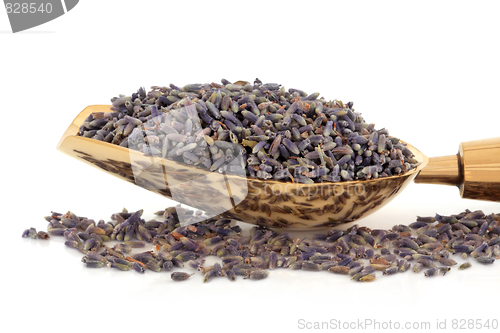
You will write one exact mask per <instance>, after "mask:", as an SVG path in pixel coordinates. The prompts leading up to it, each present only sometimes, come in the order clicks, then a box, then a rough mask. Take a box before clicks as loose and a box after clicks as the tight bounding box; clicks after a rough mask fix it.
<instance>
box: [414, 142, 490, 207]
mask: <svg viewBox="0 0 500 333" xmlns="http://www.w3.org/2000/svg"><path fill="white" fill-rule="evenodd" d="M415 183H424V184H440V185H455V186H457V187H458V188H459V189H460V195H461V196H462V198H466V199H478V200H489V201H500V137H499V138H491V139H484V140H477V141H469V142H462V143H461V144H460V146H459V151H458V154H456V155H450V156H442V157H431V158H429V163H428V164H427V166H426V167H425V168H424V169H422V170H421V171H420V172H419V174H418V175H417V177H415Z"/></svg>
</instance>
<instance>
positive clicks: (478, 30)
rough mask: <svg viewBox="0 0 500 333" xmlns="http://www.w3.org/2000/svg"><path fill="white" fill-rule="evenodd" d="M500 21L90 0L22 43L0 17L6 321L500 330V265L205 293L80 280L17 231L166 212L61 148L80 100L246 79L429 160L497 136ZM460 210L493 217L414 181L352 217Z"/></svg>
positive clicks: (431, 7) (363, 4)
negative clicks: (70, 216)
mask: <svg viewBox="0 0 500 333" xmlns="http://www.w3.org/2000/svg"><path fill="white" fill-rule="evenodd" d="M499 10H500V5H499V4H498V2H497V1H411V2H410V1H351V2H347V1H345V2H344V1H342V2H340V1H301V2H295V1H287V2H285V1H279V2H278V1H248V2H247V1H245V2H236V1H203V2H202V1H177V2H172V1H168V2H167V1H149V0H143V1H123V0H121V1H117V0H114V1H112V0H107V1H96V0H84V1H80V3H79V4H78V5H77V6H76V7H75V8H74V9H73V10H72V11H70V12H68V13H67V14H66V15H64V16H62V17H60V18H58V19H56V20H54V21H51V22H48V23H46V24H44V25H41V26H38V27H35V28H33V29H30V30H28V31H25V32H21V33H17V34H12V33H11V32H10V26H9V23H8V18H7V15H6V13H5V11H3V10H0V48H1V52H0V60H1V61H0V66H1V67H0V68H1V73H0V100H1V102H0V105H1V118H0V119H1V126H2V130H1V131H0V136H1V142H2V150H3V153H2V163H1V168H2V169H1V170H2V172H1V174H2V187H1V188H2V194H3V196H2V199H1V202H2V233H3V237H2V241H1V242H0V248H1V252H0V253H1V254H2V255H3V260H2V264H1V276H2V281H3V282H2V284H1V295H2V296H1V300H2V302H1V303H2V304H3V305H4V309H3V310H2V311H1V312H0V322H2V327H16V328H20V329H22V330H23V331H28V330H31V329H33V330H34V329H41V328H43V329H45V328H48V329H50V330H51V331H53V332H69V331H72V332H89V330H92V331H95V330H98V331H100V332H101V331H102V332H106V331H112V330H119V331H121V332H139V331H151V332H152V331H155V332H167V331H171V330H172V331H174V332H187V331H189V332H194V331H201V330H203V331H206V330H210V329H216V330H217V331H241V332H257V331H258V332H261V331H262V332H292V331H304V330H303V329H302V330H301V329H300V328H301V327H302V325H300V323H301V322H300V320H303V321H302V323H304V326H305V323H306V322H307V323H312V322H324V321H326V322H330V321H332V322H333V321H334V320H341V321H348V322H349V321H354V320H358V319H360V320H363V321H364V320H365V319H372V320H378V321H379V322H380V323H385V324H384V325H388V322H389V321H392V322H395V321H399V322H401V323H404V322H406V321H408V322H411V323H413V322H417V323H419V322H421V321H423V322H430V323H431V325H432V327H436V322H437V320H440V321H441V322H442V321H444V320H446V328H447V329H446V330H442V331H451V327H452V320H453V319H474V320H476V319H479V320H482V322H483V323H484V322H485V321H486V320H487V319H489V320H490V322H491V320H493V319H496V320H497V321H500V315H499V313H498V299H499V296H500V292H499V289H498V286H499V282H500V264H499V263H495V264H494V265H491V266H480V265H478V264H474V263H473V267H472V268H471V269H469V270H467V271H458V270H456V269H454V270H452V271H451V272H450V273H449V274H448V275H446V276H445V277H441V276H439V277H435V278H425V277H424V276H423V275H422V274H414V273H413V272H407V273H405V274H398V275H395V276H390V277H387V276H384V277H382V276H379V279H377V281H375V282H373V283H367V284H362V283H355V282H352V281H350V280H349V279H348V278H346V277H343V276H337V275H333V274H330V273H328V272H320V273H315V272H303V271H290V270H280V269H277V270H274V271H272V272H271V274H270V275H269V278H268V279H266V280H264V281H259V282H256V281H250V280H243V279H241V278H240V279H238V281H236V282H234V283H231V282H229V281H228V280H227V279H225V278H219V279H214V280H213V281H211V282H210V283H205V284H204V283H202V277H201V276H200V275H199V273H197V275H195V276H193V277H192V278H191V279H190V280H189V281H186V282H183V283H174V282H173V281H172V280H171V279H170V276H169V274H167V273H154V272H151V271H149V272H146V274H143V275H140V274H137V273H135V272H119V271H115V270H110V269H101V270H91V269H87V268H85V267H83V264H82V263H81V262H80V258H81V254H80V253H79V252H77V251H74V250H71V249H68V248H66V247H65V246H64V245H63V240H62V239H61V238H59V237H53V238H51V239H50V241H42V240H39V241H36V240H35V241H34V240H28V239H22V238H21V233H22V231H23V230H24V229H26V228H28V227H36V228H37V229H38V230H46V224H47V223H46V221H45V220H44V219H43V216H45V215H48V214H50V211H52V210H53V211H57V212H63V213H64V212H66V211H68V210H71V211H73V212H75V213H76V214H77V215H80V216H88V217H91V218H94V219H101V218H102V219H105V220H109V216H110V215H111V214H112V213H114V212H117V211H120V210H121V209H122V208H123V207H126V208H128V209H129V210H131V211H132V210H137V209H140V208H143V209H144V210H145V212H146V213H145V216H144V217H146V218H151V217H153V215H152V213H153V212H155V211H156V210H159V209H163V208H165V207H167V206H169V205H171V204H172V202H168V201H167V200H165V199H164V198H162V197H160V196H158V195H156V194H153V193H150V192H148V191H146V190H143V189H141V188H138V187H136V186H133V185H131V184H129V183H126V182H123V181H121V180H119V179H117V178H114V177H111V176H109V175H107V174H105V173H103V172H102V171H100V170H97V169H94V168H91V167H90V166H87V165H86V164H83V163H81V162H79V161H77V160H73V159H71V158H69V157H67V156H65V155H63V154H62V153H60V152H58V151H56V145H57V143H58V141H59V139H60V137H61V136H62V134H63V133H64V131H65V129H66V128H67V126H68V125H69V124H70V123H71V121H72V120H73V119H74V117H75V116H76V115H77V114H78V113H79V112H80V111H81V110H82V109H84V108H85V107H86V106H87V105H91V104H106V103H109V100H110V98H111V97H114V96H117V95H118V94H121V93H123V94H131V93H132V92H134V91H136V90H137V88H139V87H140V86H144V87H146V88H149V87H150V86H152V85H168V84H169V83H175V84H178V85H184V84H187V83H194V82H212V81H215V82H220V79H222V78H225V79H228V80H230V81H237V80H248V81H253V80H254V79H255V78H256V77H258V78H259V79H261V80H262V81H264V82H278V83H281V84H283V85H285V87H286V88H290V87H294V88H300V89H303V90H305V91H307V92H310V93H311V92H315V91H318V92H321V93H322V95H323V96H325V97H326V98H327V99H341V100H343V101H344V102H348V101H353V102H354V107H355V109H356V111H359V112H361V113H362V114H363V116H364V118H365V119H366V120H367V121H369V122H374V123H376V125H377V127H379V128H382V127H386V128H388V129H389V131H390V133H391V134H392V135H394V136H397V137H400V138H402V139H404V140H405V141H407V142H409V143H411V144H413V145H414V146H416V147H417V148H419V149H420V150H421V151H422V152H424V153H425V154H426V155H428V156H442V155H452V154H455V153H456V152H457V151H458V145H459V143H460V142H463V141H470V140H477V139H483V138H490V137H498V136H499V125H500V115H499V112H500V99H499V89H500V64H499V59H500V44H499V39H500V38H499V35H500V21H499V20H498V13H499ZM466 208H469V209H471V210H475V209H482V210H483V211H484V212H485V213H492V212H496V213H498V212H500V205H499V204H498V203H492V202H481V201H473V200H465V199H461V198H460V196H459V191H458V189H457V188H453V187H445V186H436V185H420V184H419V185H417V184H411V185H410V186H408V188H407V189H406V190H405V191H404V192H403V193H401V194H400V195H399V197H398V198H396V199H395V200H393V201H392V202H391V203H390V204H388V205H387V206H386V207H384V209H382V210H381V211H378V212H377V213H375V214H373V215H371V216H369V217H367V218H365V219H363V220H361V221H359V222H358V224H359V225H366V226H369V227H371V228H388V227H391V226H392V225H394V224H400V223H402V224H409V223H411V222H413V221H414V220H415V216H416V215H433V214H435V213H440V214H443V215H444V214H453V213H459V212H461V211H463V210H465V209H466ZM457 261H459V262H460V263H461V260H460V259H457ZM11 324H12V325H15V326H11ZM352 327H354V326H352ZM368 328H370V327H368ZM330 330H333V328H332V329H330ZM348 331H355V329H350V330H348ZM366 331H368V330H366ZM369 331H373V330H369ZM481 331H482V330H481ZM486 331H487V330H486Z"/></svg>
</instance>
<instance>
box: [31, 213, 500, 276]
mask: <svg viewBox="0 0 500 333" xmlns="http://www.w3.org/2000/svg"><path fill="white" fill-rule="evenodd" d="M142 213H143V211H142V210H138V211H136V212H127V210H125V209H124V210H123V211H122V212H119V213H115V214H113V215H112V216H111V220H112V221H109V222H105V221H104V220H100V221H98V222H97V223H96V222H95V221H94V220H92V219H89V218H85V217H79V216H76V215H75V214H74V213H72V212H70V211H69V212H67V213H65V214H61V213H55V212H52V213H51V215H50V216H46V217H45V219H46V220H47V221H49V225H48V230H47V231H48V232H49V233H50V234H51V235H53V236H64V237H65V238H66V242H65V244H66V246H68V247H70V248H74V249H76V250H78V251H80V252H82V253H83V254H84V257H83V258H82V262H83V263H84V265H85V266H87V267H92V268H100V267H106V266H107V267H111V268H115V269H119V270H123V271H127V270H135V271H137V272H139V273H144V272H145V271H146V270H148V271H154V272H162V271H172V270H177V268H183V269H188V270H191V271H194V272H200V273H198V274H202V275H203V281H204V282H208V281H210V280H211V279H213V278H216V277H222V276H225V277H227V278H228V279H229V280H230V281H235V280H236V279H237V276H242V277H243V278H248V279H252V280H260V279H264V278H266V277H267V276H268V274H269V270H274V269H278V268H288V269H295V270H297V269H302V270H307V271H328V272H331V273H335V274H344V275H347V276H349V277H350V278H351V280H354V281H359V282H369V281H373V280H375V279H376V277H377V275H380V273H377V271H381V275H392V274H399V273H402V272H406V271H409V270H413V272H416V273H418V272H421V271H423V272H424V275H425V276H428V277H430V276H436V275H439V274H442V275H444V274H446V273H447V272H449V271H450V270H451V267H453V266H455V265H457V262H456V261H455V260H454V259H453V258H452V257H453V256H460V257H463V258H464V259H469V257H471V258H472V259H470V260H468V261H467V262H465V263H464V264H462V265H461V266H460V267H458V269H459V270H461V269H465V268H468V267H470V266H471V263H470V262H471V261H473V262H474V261H475V262H477V263H481V264H492V263H493V262H494V261H495V259H498V258H499V257H500V227H499V221H500V214H490V215H485V214H484V213H483V212H482V211H473V212H471V211H469V210H466V211H465V212H462V213H460V214H457V215H450V216H441V215H439V214H437V215H436V216H435V217H417V221H416V222H413V223H411V224H409V225H408V226H406V225H401V224H400V225H395V226H393V227H392V228H391V229H390V230H382V229H369V228H367V227H359V226H357V225H353V226H352V227H350V228H348V229H347V230H339V229H336V228H332V229H330V230H329V231H327V232H324V233H321V234H315V235H312V236H308V237H305V238H294V237H293V236H292V235H291V234H290V233H286V232H285V233H280V232H277V231H274V230H270V229H266V228H263V227H260V226H254V227H252V228H250V229H249V230H248V232H247V233H245V232H243V230H242V228H241V227H240V226H239V225H237V224H235V223H234V222H236V221H234V220H229V219H221V218H210V219H208V220H205V221H203V222H199V223H195V224H191V225H187V226H180V224H179V220H178V214H187V215H190V214H195V213H194V211H192V210H187V209H185V208H182V207H180V206H177V207H170V208H167V209H165V210H162V211H159V212H157V213H156V215H158V219H153V220H149V221H145V220H144V219H142V218H141V216H142ZM32 229H34V228H30V229H27V230H26V231H25V232H24V233H23V237H33V238H36V237H35V236H33V235H36V231H35V230H32ZM30 235H31V236H30ZM44 238H46V237H44ZM106 243H108V244H110V243H113V244H114V245H107V244H106ZM146 244H150V245H152V249H151V250H148V251H143V250H144V249H142V250H137V249H136V248H144V247H145V246H146ZM134 249H136V251H139V252H134V251H133V250H134ZM208 256H216V257H218V258H220V263H219V262H216V263H215V264H213V265H205V260H206V257H208ZM194 274H196V273H193V272H189V273H188V272H184V271H175V272H173V273H171V278H172V279H173V280H175V281H184V280H187V279H188V278H190V277H191V276H192V275H194Z"/></svg>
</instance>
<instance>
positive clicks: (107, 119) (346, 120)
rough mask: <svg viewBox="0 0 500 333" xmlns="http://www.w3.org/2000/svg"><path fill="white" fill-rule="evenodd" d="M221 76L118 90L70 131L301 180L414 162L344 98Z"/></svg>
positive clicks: (224, 167)
mask: <svg viewBox="0 0 500 333" xmlns="http://www.w3.org/2000/svg"><path fill="white" fill-rule="evenodd" d="M221 82H222V84H218V83H209V84H208V83H207V84H188V85H185V86H184V87H182V88H181V87H178V86H176V85H174V84H170V86H169V87H157V86H155V87H152V90H151V91H149V92H147V93H146V91H145V89H144V88H140V89H139V90H138V91H137V92H135V93H133V94H132V95H131V96H125V95H120V96H119V97H115V98H112V99H111V102H112V104H113V105H112V107H111V110H110V112H101V113H93V114H91V115H89V117H88V118H87V119H86V120H85V121H84V123H83V124H82V125H81V127H80V129H79V132H78V135H79V136H84V137H88V138H92V139H96V140H101V141H105V142H109V143H112V144H117V145H120V146H123V147H127V148H129V149H134V150H139V151H142V152H144V153H145V154H148V155H153V156H158V157H163V158H167V159H171V160H174V161H177V162H180V163H185V164H189V165H196V166H199V167H201V168H203V169H208V170H210V171H218V172H221V173H222V172H227V173H231V172H232V170H234V171H235V172H236V170H241V169H242V167H244V168H246V173H247V176H249V177H254V178H259V179H275V180H282V181H290V180H291V181H297V182H300V183H306V184H309V183H315V182H323V181H329V182H338V181H343V180H345V181H348V180H358V179H360V180H364V179H371V178H379V177H387V176H391V175H397V174H400V173H403V172H406V171H408V170H411V169H413V168H414V167H415V166H416V164H417V163H418V162H417V160H416V159H415V158H414V155H413V153H412V152H411V151H410V150H409V149H408V148H407V147H406V146H405V144H404V143H403V142H400V140H399V139H398V138H394V137H390V136H389V132H388V131H387V129H380V130H375V125H374V124H369V123H366V122H365V121H364V119H363V118H362V117H361V115H360V114H359V113H357V112H354V109H353V103H352V102H349V103H347V104H344V103H342V102H341V101H338V100H333V101H326V100H325V99H324V98H323V97H321V98H318V97H319V96H320V94H319V93H312V94H307V93H306V92H304V91H302V90H299V89H288V91H286V90H285V88H284V87H283V86H281V85H280V84H276V83H266V84H262V82H261V81H260V80H259V79H256V80H255V82H254V84H250V83H248V82H246V81H238V82H235V83H231V82H229V81H227V80H225V79H223V80H221ZM240 154H241V156H242V158H243V164H244V165H243V166H242V165H241V164H242V163H241V161H240V159H239V158H235V157H237V156H239V155H240Z"/></svg>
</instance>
